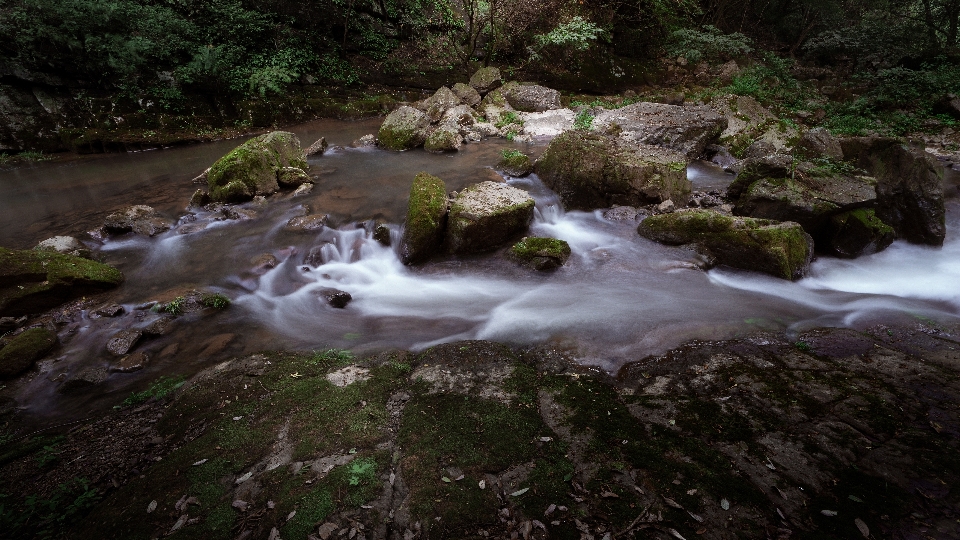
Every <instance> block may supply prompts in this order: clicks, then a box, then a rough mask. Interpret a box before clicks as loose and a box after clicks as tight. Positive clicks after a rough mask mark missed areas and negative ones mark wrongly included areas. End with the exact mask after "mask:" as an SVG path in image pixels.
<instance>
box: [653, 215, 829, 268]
mask: <svg viewBox="0 0 960 540" xmlns="http://www.w3.org/2000/svg"><path fill="white" fill-rule="evenodd" d="M637 232H638V233H639V234H640V235H641V236H643V237H644V238H648V239H650V240H654V241H656V242H660V243H663V244H670V245H680V244H697V245H698V246H699V247H700V248H701V249H702V250H705V251H707V252H708V253H709V254H710V255H712V256H713V257H714V258H716V260H717V262H718V263H720V264H724V265H727V266H733V267H735V268H743V269H745V270H753V271H757V272H765V273H767V274H771V275H773V276H776V277H779V278H783V279H789V280H796V279H800V278H802V277H803V276H804V275H806V273H807V272H808V270H809V269H810V260H811V259H812V257H813V239H812V238H811V237H810V235H808V234H807V233H806V232H804V230H803V228H802V227H800V225H798V224H797V223H791V222H778V221H773V220H767V219H753V218H748V217H735V216H729V215H726V214H721V213H719V212H715V211H712V210H680V211H677V212H673V213H670V214H661V215H657V216H651V217H648V218H646V219H644V220H643V221H642V222H640V226H639V227H638V228H637Z"/></svg>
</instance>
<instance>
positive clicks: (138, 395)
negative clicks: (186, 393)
mask: <svg viewBox="0 0 960 540" xmlns="http://www.w3.org/2000/svg"><path fill="white" fill-rule="evenodd" d="M184 382H185V381H184V378H183V377H180V376H178V377H166V376H164V377H160V378H159V379H157V380H156V381H154V383H153V384H151V385H150V387H149V388H147V389H146V390H144V391H142V392H134V393H133V394H130V396H129V397H127V399H125V400H123V403H122V404H121V406H122V407H130V406H133V405H139V404H141V403H143V402H144V401H147V400H148V399H150V398H157V399H160V398H164V397H166V396H168V395H170V394H171V393H173V391H174V390H177V389H178V388H180V387H181V386H183V385H184Z"/></svg>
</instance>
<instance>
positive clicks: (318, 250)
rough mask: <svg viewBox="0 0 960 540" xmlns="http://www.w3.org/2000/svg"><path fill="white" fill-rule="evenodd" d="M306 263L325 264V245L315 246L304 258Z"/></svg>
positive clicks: (313, 264) (312, 264)
mask: <svg viewBox="0 0 960 540" xmlns="http://www.w3.org/2000/svg"><path fill="white" fill-rule="evenodd" d="M303 263H304V264H308V265H310V266H320V265H321V264H323V246H313V247H312V248H310V251H308V252H307V256H306V257H304V259H303Z"/></svg>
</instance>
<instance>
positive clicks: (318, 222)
mask: <svg viewBox="0 0 960 540" xmlns="http://www.w3.org/2000/svg"><path fill="white" fill-rule="evenodd" d="M328 219H329V216H328V215H327V214H310V215H307V216H297V217H294V218H290V220H289V221H287V224H286V225H284V226H283V229H284V230H286V231H294V232H315V231H320V230H323V228H324V227H326V226H327V220H328Z"/></svg>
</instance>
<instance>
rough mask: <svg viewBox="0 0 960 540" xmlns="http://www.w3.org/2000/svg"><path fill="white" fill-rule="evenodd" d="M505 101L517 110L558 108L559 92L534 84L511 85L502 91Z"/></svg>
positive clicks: (535, 110)
mask: <svg viewBox="0 0 960 540" xmlns="http://www.w3.org/2000/svg"><path fill="white" fill-rule="evenodd" d="M503 97H504V98H506V100H507V103H509V104H510V106H511V107H513V108H514V109H516V110H518V111H523V112H543V111H550V110H553V109H559V108H560V107H561V105H560V92H557V91H556V90H554V89H552V88H547V87H545V86H539V85H536V84H524V85H516V86H512V87H510V88H509V89H507V90H504V91H503Z"/></svg>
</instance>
